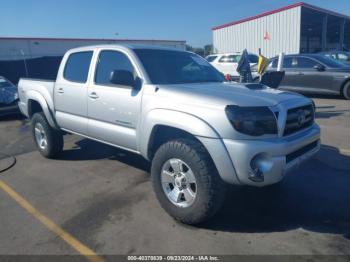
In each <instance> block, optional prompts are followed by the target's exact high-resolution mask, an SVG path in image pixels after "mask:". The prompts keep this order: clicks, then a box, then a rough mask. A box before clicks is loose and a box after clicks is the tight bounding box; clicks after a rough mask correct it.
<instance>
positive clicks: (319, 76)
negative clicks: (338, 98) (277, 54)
mask: <svg viewBox="0 0 350 262" xmlns="http://www.w3.org/2000/svg"><path fill="white" fill-rule="evenodd" d="M321 66H322V65H321V64H320V63H318V62H317V61H315V60H314V59H311V58H308V57H298V63H297V71H298V75H297V84H298V86H299V87H300V89H301V91H303V92H310V93H315V92H316V93H322V92H327V90H330V89H331V88H332V83H333V77H332V75H331V74H329V73H328V72H327V71H326V68H325V67H324V68H325V70H318V69H317V68H316V67H321Z"/></svg>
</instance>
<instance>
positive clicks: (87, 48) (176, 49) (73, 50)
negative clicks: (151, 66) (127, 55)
mask: <svg viewBox="0 0 350 262" xmlns="http://www.w3.org/2000/svg"><path fill="white" fill-rule="evenodd" d="M113 47H122V48H127V49H157V50H171V51H184V50H181V49H178V48H175V47H166V46H160V45H144V44H104V45H90V46H82V47H76V48H73V49H70V50H69V51H70V52H77V51H87V50H93V49H97V48H102V49H108V48H113Z"/></svg>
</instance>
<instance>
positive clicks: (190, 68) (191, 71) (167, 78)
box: [135, 49, 224, 84]
mask: <svg viewBox="0 0 350 262" xmlns="http://www.w3.org/2000/svg"><path fill="white" fill-rule="evenodd" d="M135 53H136V55H137V56H138V57H139V59H140V61H141V63H142V64H143V66H144V68H145V70H146V71H147V74H148V76H149V78H150V80H151V82H152V84H185V83H203V82H223V81H224V77H223V75H222V74H221V73H220V72H219V71H217V70H216V69H215V68H214V67H212V66H211V65H210V64H209V63H208V62H207V61H206V60H205V59H204V58H202V57H200V56H198V55H195V54H192V53H188V52H181V51H169V50H156V49H135Z"/></svg>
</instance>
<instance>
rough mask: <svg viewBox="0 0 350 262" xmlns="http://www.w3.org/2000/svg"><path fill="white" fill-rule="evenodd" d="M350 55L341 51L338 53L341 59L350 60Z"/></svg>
mask: <svg viewBox="0 0 350 262" xmlns="http://www.w3.org/2000/svg"><path fill="white" fill-rule="evenodd" d="M349 58H350V57H349V56H347V55H345V54H342V53H339V54H338V59H339V60H342V61H349Z"/></svg>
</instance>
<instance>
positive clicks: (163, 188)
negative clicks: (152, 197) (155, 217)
mask: <svg viewBox="0 0 350 262" xmlns="http://www.w3.org/2000/svg"><path fill="white" fill-rule="evenodd" d="M151 173H152V182H153V187H154V191H155V193H156V196H157V198H158V200H159V202H160V204H161V206H162V207H163V208H164V209H165V211H167V212H168V213H169V214H170V215H171V216H172V217H174V218H175V219H177V220H179V221H181V222H183V223H185V224H198V223H200V222H203V221H205V220H207V219H209V218H210V217H212V216H213V215H214V214H215V213H216V212H217V211H218V210H219V209H220V207H221V206H222V204H223V202H224V199H225V193H226V187H227V186H226V184H225V183H224V182H223V181H222V180H221V178H220V176H219V174H218V172H217V170H216V168H215V166H214V163H213V162H212V160H211V158H210V156H209V154H208V153H207V151H206V150H205V148H204V147H203V146H202V145H201V144H200V143H199V142H196V141H192V140H188V139H179V140H174V141H170V142H167V143H165V144H164V145H162V146H161V147H160V148H159V149H158V151H157V152H156V154H155V156H154V158H153V161H152V168H151Z"/></svg>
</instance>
